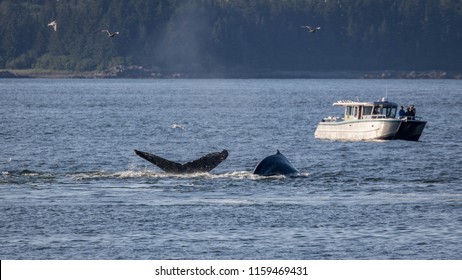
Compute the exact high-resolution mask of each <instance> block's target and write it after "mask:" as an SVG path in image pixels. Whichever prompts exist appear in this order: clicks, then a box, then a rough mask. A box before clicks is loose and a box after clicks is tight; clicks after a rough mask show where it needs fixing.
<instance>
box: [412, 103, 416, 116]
mask: <svg viewBox="0 0 462 280" xmlns="http://www.w3.org/2000/svg"><path fill="white" fill-rule="evenodd" d="M411 112H412V116H413V117H415V116H416V113H417V112H416V110H415V107H414V105H411Z"/></svg>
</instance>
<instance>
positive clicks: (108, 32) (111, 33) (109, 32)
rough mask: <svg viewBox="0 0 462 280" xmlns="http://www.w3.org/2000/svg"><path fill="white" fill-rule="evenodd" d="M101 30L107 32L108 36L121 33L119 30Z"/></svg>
mask: <svg viewBox="0 0 462 280" xmlns="http://www.w3.org/2000/svg"><path fill="white" fill-rule="evenodd" d="M101 32H106V33H107V36H108V37H110V38H112V37H114V36H115V35H119V33H120V32H119V31H116V32H111V31H109V30H107V29H101Z"/></svg>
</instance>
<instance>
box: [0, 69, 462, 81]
mask: <svg viewBox="0 0 462 280" xmlns="http://www.w3.org/2000/svg"><path fill="white" fill-rule="evenodd" d="M1 78H6V79H15V78H17V79H24V78H29V79H451V80H460V79H462V72H456V71H442V70H427V71H406V70H383V71H380V70H371V71H356V70H352V71H346V70H340V71H317V72H316V71H269V70H265V71H230V72H221V73H220V72H218V73H181V72H167V73H162V72H160V71H154V70H151V69H147V68H144V67H141V66H128V67H126V66H117V67H113V68H111V69H109V70H104V71H86V72H75V71H57V70H41V69H21V70H17V69H0V79H1Z"/></svg>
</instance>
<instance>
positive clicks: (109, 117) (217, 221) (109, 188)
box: [0, 79, 462, 259]
mask: <svg viewBox="0 0 462 280" xmlns="http://www.w3.org/2000/svg"><path fill="white" fill-rule="evenodd" d="M385 95H386V96H388V99H389V100H390V101H395V102H397V103H399V104H402V105H410V104H414V105H415V106H416V108H417V114H418V115H420V116H422V117H423V118H424V119H425V120H427V121H428V124H427V127H426V128H425V130H424V133H423V135H422V137H421V139H420V141H419V142H408V141H402V140H395V141H370V142H334V141H326V140H318V139H315V138H314V130H315V128H316V125H317V123H318V122H319V120H321V119H322V118H323V117H325V116H327V115H331V114H332V113H333V112H334V109H335V108H333V107H332V103H333V102H334V101H337V100H339V99H354V100H356V99H359V100H367V101H373V100H377V99H379V98H381V97H383V96H385ZM0 100H1V101H0V259H461V258H462V251H461V250H460V244H462V234H461V233H462V215H461V214H462V175H461V173H462V157H461V155H462V153H461V152H462V148H461V146H462V141H461V139H462V126H461V123H462V122H461V121H462V113H461V112H462V110H461V108H462V81H456V80H328V79H327V80H232V79H230V80H207V79H204V80H78V79H76V80H74V79H72V80H42V79H12V80H9V79H0ZM134 149H138V150H142V151H147V152H150V153H154V154H157V155H160V156H162V157H165V158H167V159H170V160H173V161H177V162H182V163H183V162H187V161H191V160H194V159H196V158H199V157H200V156H202V155H205V154H207V153H210V152H215V151H221V150H222V149H227V150H228V151H229V156H228V158H227V159H226V160H225V161H224V162H223V163H221V164H220V165H219V166H218V167H217V168H216V169H214V170H212V171H211V172H210V173H203V174H193V175H171V174H165V173H164V172H163V171H162V170H160V169H158V168H157V167H156V166H154V165H152V164H151V163H149V162H147V161H145V160H143V159H142V158H140V157H137V156H136V155H135V154H134V152H133V150H134ZM278 149H279V150H280V151H281V152H282V153H283V154H284V155H285V156H286V157H287V158H288V159H289V160H290V161H291V162H292V164H293V165H294V166H295V167H297V168H298V169H299V170H300V171H301V172H302V176H300V177H296V178H286V177H283V176H275V177H269V178H268V177H260V176H256V175H253V174H252V171H253V169H254V167H255V166H256V165H257V164H258V162H259V161H260V160H262V159H263V158H265V157H266V156H268V155H271V154H274V153H275V152H276V151H277V150H278Z"/></svg>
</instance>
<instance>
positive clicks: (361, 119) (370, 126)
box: [314, 98, 420, 140]
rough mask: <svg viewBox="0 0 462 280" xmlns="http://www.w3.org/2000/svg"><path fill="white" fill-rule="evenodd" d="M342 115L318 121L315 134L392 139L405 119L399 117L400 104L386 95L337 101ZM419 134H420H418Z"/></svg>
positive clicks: (341, 137)
mask: <svg viewBox="0 0 462 280" xmlns="http://www.w3.org/2000/svg"><path fill="white" fill-rule="evenodd" d="M333 105H334V106H342V107H344V110H345V112H344V116H343V117H327V118H324V119H322V121H321V122H320V123H319V125H318V127H317V128H316V131H315V132H314V137H315V138H319V139H329V140H391V139H394V138H395V135H396V134H397V133H398V131H399V129H400V126H401V123H402V120H400V119H397V118H396V111H397V109H398V105H397V104H396V103H393V102H389V101H388V100H386V99H385V98H382V100H380V101H377V102H355V101H351V100H342V101H337V102H335V103H334V104H333ZM419 136H420V135H419Z"/></svg>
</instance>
